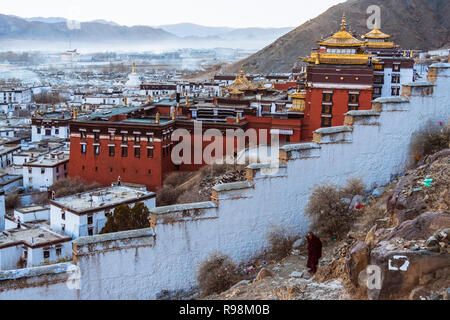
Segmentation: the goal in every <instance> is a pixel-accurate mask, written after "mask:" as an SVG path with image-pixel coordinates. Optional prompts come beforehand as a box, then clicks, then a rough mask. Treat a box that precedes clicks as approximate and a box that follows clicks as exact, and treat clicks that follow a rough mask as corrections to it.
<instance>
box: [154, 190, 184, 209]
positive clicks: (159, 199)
mask: <svg viewBox="0 0 450 320" xmlns="http://www.w3.org/2000/svg"><path fill="white" fill-rule="evenodd" d="M178 195H179V192H178V191H177V189H176V188H174V187H172V186H167V185H165V186H163V187H162V188H161V189H159V190H158V193H157V194H156V205H157V206H158V207H163V206H170V205H173V204H176V203H177V198H178Z"/></svg>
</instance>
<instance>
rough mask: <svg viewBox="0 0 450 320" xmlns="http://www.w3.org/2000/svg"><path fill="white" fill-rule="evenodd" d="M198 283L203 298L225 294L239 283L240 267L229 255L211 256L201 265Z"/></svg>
mask: <svg viewBox="0 0 450 320" xmlns="http://www.w3.org/2000/svg"><path fill="white" fill-rule="evenodd" d="M197 281H198V284H199V287H200V289H201V291H202V295H203V296H208V295H210V294H213V293H220V292H223V291H225V290H228V289H229V288H231V286H233V285H234V284H235V283H236V282H237V281H239V276H238V267H237V265H236V264H235V263H234V262H233V260H231V258H230V257H229V256H227V255H224V254H221V253H214V254H211V255H210V256H209V258H208V259H207V260H206V261H204V262H203V263H202V264H201V265H200V267H199V269H198V271H197Z"/></svg>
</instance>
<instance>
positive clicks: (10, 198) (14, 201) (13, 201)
mask: <svg viewBox="0 0 450 320" xmlns="http://www.w3.org/2000/svg"><path fill="white" fill-rule="evenodd" d="M19 205H20V195H19V193H17V192H13V193H10V194H8V195H7V196H6V198H5V208H6V209H15V208H17V207H18V206H19Z"/></svg>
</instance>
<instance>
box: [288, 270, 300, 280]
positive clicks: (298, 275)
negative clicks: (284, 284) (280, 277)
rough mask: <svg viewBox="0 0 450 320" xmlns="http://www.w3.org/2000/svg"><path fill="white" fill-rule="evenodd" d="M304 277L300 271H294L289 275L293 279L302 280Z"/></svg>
mask: <svg viewBox="0 0 450 320" xmlns="http://www.w3.org/2000/svg"><path fill="white" fill-rule="evenodd" d="M302 276H303V272H300V271H294V272H292V273H291V274H290V275H289V277H291V278H301V277H302Z"/></svg>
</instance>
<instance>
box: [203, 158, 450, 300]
mask: <svg viewBox="0 0 450 320" xmlns="http://www.w3.org/2000/svg"><path fill="white" fill-rule="evenodd" d="M448 181H450V149H444V150H442V151H440V152H438V153H435V154H433V155H431V156H427V157H425V158H424V159H423V160H422V161H420V162H419V164H418V167H417V168H416V169H412V170H409V171H407V172H406V174H405V175H404V176H401V177H398V178H396V179H394V180H393V181H392V182H391V183H390V184H388V185H386V186H384V187H378V188H376V189H375V190H374V191H373V192H372V193H371V194H370V195H369V196H366V198H365V200H364V202H363V207H362V209H360V210H357V211H352V214H354V215H356V220H355V222H354V224H353V227H352V228H351V231H350V232H348V234H347V235H346V236H344V237H343V238H342V240H340V241H333V240H328V239H322V240H323V243H324V248H323V250H324V252H323V257H322V259H321V261H320V263H319V269H318V272H317V274H315V275H314V276H312V277H311V275H310V274H309V273H308V271H307V270H306V266H305V265H306V256H307V251H306V246H305V243H304V240H302V239H300V240H298V241H296V242H295V243H294V244H293V246H292V251H291V254H290V255H289V256H288V257H286V258H284V259H282V260H281V261H270V262H266V261H255V262H254V263H252V264H251V265H250V267H249V268H246V270H247V273H248V271H250V277H249V278H248V279H245V280H243V281H241V282H239V283H237V284H236V285H234V286H233V287H232V288H231V289H229V290H227V291H225V292H223V293H220V294H215V295H212V296H209V297H207V298H206V299H213V300H215V299H217V300H249V299H250V300H252V299H257V300H266V299H272V300H320V299H331V300H342V299H345V300H347V299H383V300H384V299H411V300H441V299H450V296H449V294H450V292H449V289H450V189H449V184H448ZM357 197H358V196H357ZM368 266H372V268H374V267H375V268H379V270H380V271H381V272H382V274H383V277H382V280H381V282H380V286H379V287H375V288H373V287H371V288H367V283H370V282H369V281H368V279H367V270H368V269H367V267H368ZM251 274H253V276H251Z"/></svg>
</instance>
